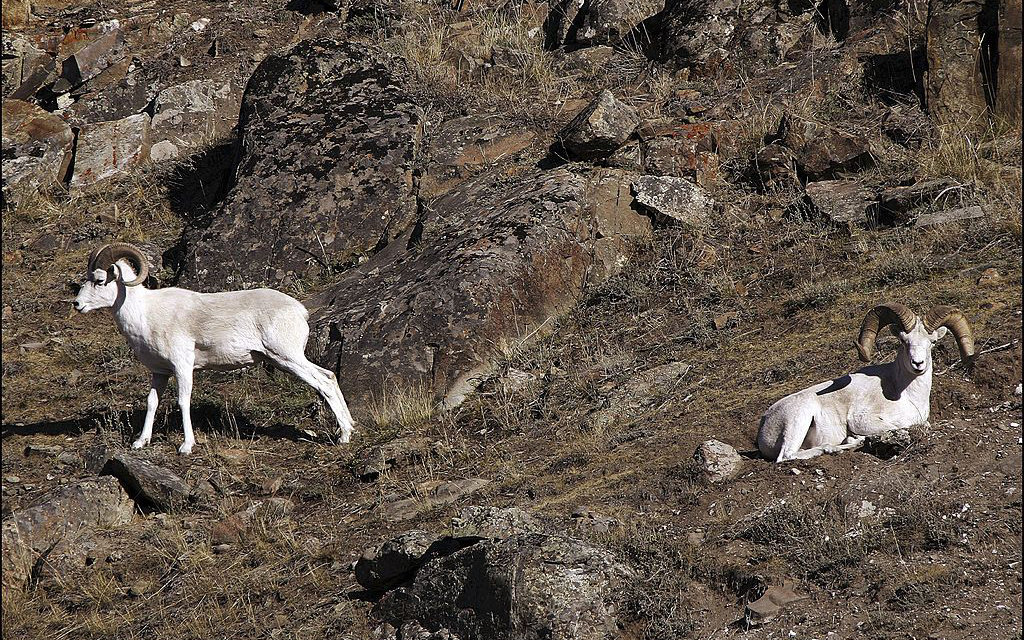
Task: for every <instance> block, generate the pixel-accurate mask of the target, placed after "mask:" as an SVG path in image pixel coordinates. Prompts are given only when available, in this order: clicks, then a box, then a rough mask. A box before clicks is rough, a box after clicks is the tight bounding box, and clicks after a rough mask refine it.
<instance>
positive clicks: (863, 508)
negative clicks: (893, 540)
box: [857, 500, 878, 518]
mask: <svg viewBox="0 0 1024 640" xmlns="http://www.w3.org/2000/svg"><path fill="white" fill-rule="evenodd" d="M876 511H878V509H876V508H875V505H874V503H872V502H871V501H870V500H861V501H860V508H859V509H858V510H857V517H858V518H870V517H871V516H873V515H875V512H876Z"/></svg>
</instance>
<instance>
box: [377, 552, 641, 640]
mask: <svg viewBox="0 0 1024 640" xmlns="http://www.w3.org/2000/svg"><path fill="white" fill-rule="evenodd" d="M631 576H632V572H631V570H630V569H629V568H627V567H626V566H625V565H623V564H621V563H620V562H619V561H618V560H617V559H616V558H615V557H614V556H612V554H611V553H609V552H608V551H604V550H600V549H596V548H594V547H591V546H589V545H587V544H585V543H583V542H580V541H579V540H575V539H573V538H568V537H562V536H550V535H545V534H541V533H524V534H516V535H512V536H511V537H509V538H505V539H485V540H481V541H479V542H477V543H476V544H473V545H471V546H468V547H465V548H463V549H460V550H458V551H456V552H454V553H452V554H450V555H447V556H443V557H440V558H436V559H434V560H430V561H429V562H427V563H426V564H425V565H423V566H422V567H420V569H419V570H418V571H417V573H416V577H415V579H414V580H413V581H412V583H411V584H410V585H408V586H406V587H400V588H398V589H395V590H394V591H391V592H389V593H388V594H386V595H385V596H384V597H383V598H382V599H381V601H380V602H379V603H378V605H377V606H376V608H375V613H376V614H377V615H378V616H380V617H382V618H383V619H384V620H385V621H387V622H388V623H390V624H392V625H395V626H396V627H401V626H402V625H403V623H408V622H410V621H415V622H417V623H419V624H420V625H422V626H423V627H425V628H426V629H429V630H431V631H437V630H440V629H445V630H448V631H449V632H451V633H454V634H456V635H457V636H458V637H459V638H462V639H463V640H474V639H476V640H483V639H487V640H512V639H515V640H540V639H542V638H543V639H546V640H604V639H609V640H610V639H611V638H618V637H621V631H620V629H619V626H618V622H617V619H616V607H615V601H616V596H617V592H618V591H619V590H620V589H621V588H622V587H623V586H624V585H625V583H626V582H627V581H628V580H629V579H630V577H631Z"/></svg>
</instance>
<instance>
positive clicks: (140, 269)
mask: <svg viewBox="0 0 1024 640" xmlns="http://www.w3.org/2000/svg"><path fill="white" fill-rule="evenodd" d="M93 254H94V255H93V256H90V264H89V267H90V271H92V270H94V269H101V268H102V269H107V270H108V271H110V270H111V267H112V266H113V265H114V263H116V262H117V261H118V260H120V259H122V258H126V259H128V260H129V261H131V262H134V263H135V265H134V266H135V272H136V274H137V275H136V276H135V279H134V280H131V281H125V283H124V284H125V286H126V287H134V286H135V285H139V284H142V283H143V282H145V281H146V278H147V277H149V261H148V260H146V256H144V255H143V254H142V251H140V250H139V248H138V247H136V246H134V245H130V244H128V243H127V242H115V243H114V244H108V245H106V246H104V247H101V248H100V249H99V250H98V251H94V252H93ZM101 265H102V266H101Z"/></svg>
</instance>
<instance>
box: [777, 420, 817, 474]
mask: <svg viewBox="0 0 1024 640" xmlns="http://www.w3.org/2000/svg"><path fill="white" fill-rule="evenodd" d="M784 420H785V427H783V430H782V443H781V444H780V445H779V455H778V457H777V458H776V459H775V461H776V462H785V461H786V460H806V459H807V458H814V457H816V456H820V455H821V454H823V453H825V452H824V451H823V450H819V448H818V447H815V448H811V449H801V448H800V447H802V446H803V444H804V441H805V440H806V439H807V434H808V432H810V430H811V429H813V428H814V411H812V410H810V409H801V410H798V411H796V412H794V413H793V414H790V415H787V416H786V417H785V418H784Z"/></svg>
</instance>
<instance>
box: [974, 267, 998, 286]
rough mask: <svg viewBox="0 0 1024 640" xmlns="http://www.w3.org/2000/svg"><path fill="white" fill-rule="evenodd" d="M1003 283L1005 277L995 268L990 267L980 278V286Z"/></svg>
mask: <svg viewBox="0 0 1024 640" xmlns="http://www.w3.org/2000/svg"><path fill="white" fill-rule="evenodd" d="M1002 281H1003V275H1002V274H1001V273H999V269H996V268H995V267H989V268H988V269H985V270H984V271H982V272H981V276H980V277H979V278H978V284H979V285H991V284H999V283H1000V282H1002Z"/></svg>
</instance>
